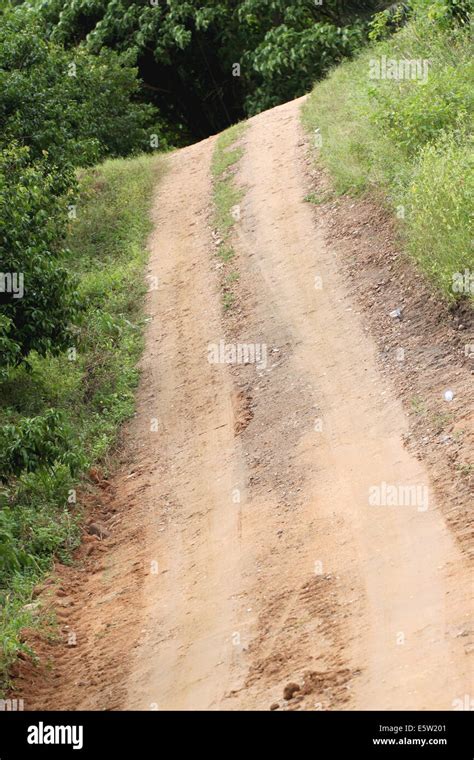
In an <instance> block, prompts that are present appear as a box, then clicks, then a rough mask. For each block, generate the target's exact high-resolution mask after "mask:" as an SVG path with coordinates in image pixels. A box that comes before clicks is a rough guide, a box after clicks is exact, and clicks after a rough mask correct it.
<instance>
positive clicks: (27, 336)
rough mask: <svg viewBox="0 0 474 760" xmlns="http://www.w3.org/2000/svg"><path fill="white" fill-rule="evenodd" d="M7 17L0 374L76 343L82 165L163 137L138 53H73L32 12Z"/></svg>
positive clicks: (1, 68)
mask: <svg viewBox="0 0 474 760" xmlns="http://www.w3.org/2000/svg"><path fill="white" fill-rule="evenodd" d="M1 20H2V24H1V26H0V123H1V125H2V129H1V132H0V149H1V157H0V291H2V292H0V377H1V376H5V374H6V373H8V370H9V368H10V367H12V366H14V365H16V364H18V363H20V362H21V361H24V360H25V358H26V357H27V356H28V354H29V353H30V352H31V351H32V350H35V351H37V352H38V353H39V354H42V355H44V354H46V353H48V352H52V353H57V352H59V351H62V350H64V349H65V348H66V347H68V346H69V345H70V344H71V336H70V327H71V323H72V322H73V321H74V319H75V316H76V315H77V307H78V303H77V299H76V297H75V295H74V283H73V281H72V279H71V277H70V276H69V275H68V271H67V266H66V254H67V252H66V251H65V250H64V244H63V240H64V236H65V233H66V229H67V223H68V211H69V213H70V209H68V206H69V205H70V204H73V192H74V188H75V175H74V169H75V167H77V166H87V165H90V164H93V163H96V162H97V161H99V160H101V159H102V158H104V157H106V156H119V155H127V154H129V153H133V152H142V151H144V150H146V148H147V147H148V146H149V145H150V132H153V131H154V132H156V131H157V130H158V127H156V125H155V122H156V116H155V109H154V108H153V106H152V105H149V104H142V103H138V102H136V101H135V100H134V98H135V96H136V95H137V93H138V89H139V80H138V78H137V70H136V68H134V67H133V66H132V65H131V57H130V56H128V57H127V56H124V55H119V54H118V53H116V52H115V51H112V50H107V49H105V50H103V51H101V52H100V53H99V54H98V55H95V54H92V53H91V52H89V51H87V50H86V48H85V47H84V46H79V47H76V48H74V49H68V50H65V49H64V48H63V46H61V45H60V44H58V43H56V42H54V41H52V40H50V39H48V37H47V35H46V29H45V24H44V21H43V20H42V19H41V17H39V16H38V14H37V13H36V12H34V11H32V10H31V9H27V8H26V7H19V8H15V9H10V10H6V11H5V12H4V14H3V15H2V19H1ZM13 277H16V278H17V282H18V281H19V278H21V281H22V292H21V293H20V292H17V293H15V294H14V293H13V292H12V291H11V278H13ZM9 279H10V282H9Z"/></svg>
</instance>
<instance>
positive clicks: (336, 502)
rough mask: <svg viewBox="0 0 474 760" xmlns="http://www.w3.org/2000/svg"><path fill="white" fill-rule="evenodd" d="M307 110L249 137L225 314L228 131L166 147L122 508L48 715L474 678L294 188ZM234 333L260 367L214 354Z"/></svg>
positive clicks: (430, 699) (430, 511) (340, 282)
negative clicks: (217, 230)
mask: <svg viewBox="0 0 474 760" xmlns="http://www.w3.org/2000/svg"><path fill="white" fill-rule="evenodd" d="M300 105H301V103H300V102H299V101H295V102H293V103H289V104H286V105H284V106H281V107H278V108H276V109H273V110H271V111H267V112H265V113H263V114H261V115H259V116H257V117H255V118H253V119H251V120H250V124H249V127H248V129H247V131H246V133H245V136H244V138H243V142H242V144H243V146H244V153H243V157H242V159H241V160H240V163H239V167H238V171H237V175H236V181H237V182H238V183H239V184H240V185H241V186H242V187H243V188H244V190H245V194H244V198H243V200H242V203H241V214H240V221H238V222H237V224H236V226H235V235H234V247H235V249H236V252H237V260H236V266H237V267H238V270H239V275H240V276H239V281H238V292H239V297H238V301H237V303H236V304H235V307H234V309H233V310H232V311H231V313H230V314H224V313H223V311H222V308H221V294H220V292H219V270H218V263H217V261H216V258H215V256H214V254H213V247H212V238H211V229H210V224H209V209H210V206H211V202H212V183H211V176H210V160H211V156H212V151H213V149H214V146H215V139H214V138H211V139H208V140H205V141H203V142H201V143H199V144H197V145H194V146H191V147H189V148H186V149H184V150H181V151H178V152H175V153H173V154H172V155H171V156H170V157H169V158H168V171H167V174H166V176H165V178H164V180H163V181H162V182H161V184H160V186H159V189H158V193H157V198H156V204H155V212H154V213H155V219H156V228H155V232H154V235H153V237H152V240H151V258H150V268H149V274H150V275H151V276H152V277H157V278H158V287H157V289H155V290H151V291H150V293H149V298H148V307H147V308H148V311H149V314H150V317H151V321H150V322H149V325H148V330H147V345H146V350H145V354H144V359H143V362H142V364H143V367H142V369H143V375H142V381H141V386H140V390H139V396H138V408H137V415H136V417H135V418H134V420H133V421H132V423H131V424H130V425H129V427H128V429H127V432H126V437H125V454H124V460H123V462H122V467H121V470H120V471H119V472H118V474H117V475H116V477H115V479H114V481H113V489H114V494H113V496H112V497H111V498H112V503H115V504H116V505H119V507H120V508H119V509H118V511H117V514H116V515H115V517H114V518H113V521H112V526H113V527H112V528H111V530H112V539H111V540H110V541H109V544H110V545H109V546H108V548H107V552H106V553H104V554H101V560H100V562H101V566H100V567H99V570H98V571H97V572H96V573H95V574H90V573H89V574H87V577H86V578H84V577H83V578H82V581H81V584H80V585H81V588H80V591H78V590H77V589H76V591H74V585H75V586H76V587H77V585H78V581H77V577H76V579H75V581H74V583H72V582H71V587H70V589H69V590H68V592H69V591H70V592H71V594H72V599H73V602H74V603H75V604H76V607H78V608H80V617H81V621H80V622H79V621H77V629H78V631H79V635H78V646H77V649H76V650H75V652H74V653H73V654H72V653H71V652H66V653H65V654H64V657H63V659H62V660H61V663H60V665H59V671H58V677H57V680H56V683H55V687H56V692H55V696H54V699H53V697H52V696H51V695H50V694H48V690H47V689H46V688H45V689H43V691H42V692H41V693H38V695H37V698H36V705H35V706H36V707H40V706H45V705H46V706H50V707H53V706H54V707H56V709H57V708H61V707H71V706H74V707H76V708H86V707H87V708H95V709H103V708H114V707H121V708H125V709H127V708H132V709H143V710H148V709H159V710H168V709H176V708H177V709H185V710H186V709H204V710H208V709H211V710H212V709H247V710H251V709H268V708H269V707H270V705H272V704H273V703H278V704H279V706H280V709H283V708H284V709H309V710H311V709H341V708H342V709H357V708H358V709H374V708H380V709H399V708H400V709H403V708H407V709H452V706H453V700H456V699H464V697H465V695H466V694H472V688H473V687H472V650H473V647H472V645H470V648H469V647H467V646H466V643H467V642H468V641H471V639H470V636H471V627H470V625H469V621H468V616H467V613H468V610H469V609H471V607H472V587H471V585H470V578H471V576H470V574H469V570H468V567H467V565H466V562H465V559H464V555H463V554H462V553H461V551H460V549H459V547H458V545H457V544H456V543H455V541H454V539H453V538H452V536H451V534H450V532H449V530H448V528H447V527H446V524H445V522H444V520H443V518H442V515H441V513H440V510H439V504H438V503H437V501H436V497H435V493H434V489H433V488H432V484H431V481H430V475H429V473H428V472H427V470H426V469H425V466H424V465H423V464H422V463H421V462H420V461H419V460H418V459H417V458H416V457H415V456H414V455H413V454H411V453H409V452H408V450H407V449H406V447H405V446H404V444H403V436H404V433H405V432H406V430H407V424H408V423H407V419H406V416H405V412H404V410H403V407H402V404H401V402H400V401H399V400H398V399H397V398H396V397H395V392H394V390H393V388H392V387H391V385H390V383H389V381H388V380H387V379H386V378H385V377H384V376H382V374H381V373H380V371H379V368H378V364H377V354H376V346H375V344H374V343H373V341H372V338H371V337H370V335H369V332H368V330H367V328H366V326H365V324H364V319H363V315H362V314H360V313H359V312H358V310H357V307H356V306H355V304H354V303H353V301H352V300H351V298H350V297H349V294H348V291H347V288H346V284H345V282H344V277H343V275H342V272H341V267H340V263H339V262H338V258H337V256H335V254H334V251H332V250H331V247H330V245H328V243H327V241H326V240H325V236H324V229H322V228H321V225H318V220H317V209H314V208H312V207H311V206H310V205H309V204H308V203H305V201H304V197H305V195H306V194H307V192H308V187H307V180H306V177H305V172H304V163H303V159H304V155H305V152H306V146H305V143H304V138H303V134H302V131H301V129H300V127H299V107H300ZM221 340H223V341H225V343H227V344H232V345H235V344H237V343H245V344H248V345H252V346H255V345H257V346H260V347H261V346H264V347H265V350H266V360H262V361H260V362H252V361H248V362H247V363H245V364H230V363H211V362H209V361H208V347H209V345H210V344H215V345H219V342H220V341H221ZM387 500H388V502H389V504H386V503H384V502H387ZM390 500H391V501H392V502H395V503H392V504H391V505H390ZM104 545H107V542H104ZM104 557H107V560H106V561H105V567H106V569H107V567H108V568H109V570H110V572H109V574H108V575H105V576H104V559H103V558H104ZM74 594H76V597H74ZM78 594H80V595H81V596H80V597H78V596H77V595H78ZM104 597H105V599H104ZM117 597H118V598H117ZM99 640H100V645H98V641H99ZM98 646H99V649H98ZM71 658H73V659H71ZM71 669H72V670H71ZM71 672H73V673H74V675H73V677H71ZM111 672H113V679H112V680H111ZM290 682H294V683H297V684H298V685H299V686H300V690H299V691H297V692H295V695H294V697H293V699H291V700H289V701H285V700H283V699H282V696H283V690H284V687H285V686H287V685H288V684H289V683H290ZM78 685H79V686H78ZM58 701H59V704H58Z"/></svg>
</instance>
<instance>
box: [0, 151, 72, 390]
mask: <svg viewBox="0 0 474 760" xmlns="http://www.w3.org/2000/svg"><path fill="white" fill-rule="evenodd" d="M55 184H56V182H55V178H54V176H53V175H52V174H51V173H50V171H49V170H48V168H47V166H46V164H45V163H44V162H40V161H37V162H36V163H31V160H30V151H29V149H28V148H26V147H23V148H20V147H18V146H17V145H11V146H9V147H8V148H6V149H5V150H4V151H3V153H2V154H1V155H0V244H1V266H0V269H1V272H2V277H4V276H5V274H8V275H10V276H15V277H17V278H18V279H17V286H18V287H17V290H16V295H18V296H19V297H15V294H13V293H10V294H6V295H7V297H6V298H4V301H3V303H2V304H0V367H1V370H0V377H1V376H2V374H3V376H5V374H6V372H7V371H8V368H9V367H10V366H12V365H15V364H17V363H19V362H20V361H21V360H22V359H24V357H25V356H27V355H28V354H29V353H30V351H32V350H33V349H34V350H35V351H37V352H38V353H39V354H42V355H44V354H46V353H48V352H49V351H51V352H59V351H62V350H64V349H65V348H66V347H67V346H68V345H70V341H71V337H70V330H69V325H70V322H71V321H72V320H73V319H74V317H75V314H76V311H77V299H76V298H75V295H74V281H73V280H72V278H71V277H70V276H69V275H68V272H67V270H66V268H65V267H64V265H63V264H64V257H65V251H64V248H63V242H64V236H65V233H66V220H67V215H66V214H67V211H66V204H67V198H65V197H60V196H58V195H57V194H56V188H55ZM20 278H21V279H20ZM20 283H21V288H20V287H19V286H20Z"/></svg>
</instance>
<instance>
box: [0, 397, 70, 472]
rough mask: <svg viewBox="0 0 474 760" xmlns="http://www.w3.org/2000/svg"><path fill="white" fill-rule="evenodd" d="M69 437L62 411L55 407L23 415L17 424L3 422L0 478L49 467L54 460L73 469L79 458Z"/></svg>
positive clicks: (0, 446)
mask: <svg viewBox="0 0 474 760" xmlns="http://www.w3.org/2000/svg"><path fill="white" fill-rule="evenodd" d="M69 440H70V431H69V430H68V429H67V427H66V426H65V422H64V414H62V413H61V412H59V411H58V410H55V409H49V410H48V411H47V412H46V413H45V414H44V415H42V416H41V417H33V418H31V419H30V418H28V417H24V418H22V419H21V420H20V422H19V423H18V425H11V424H10V425H4V426H3V427H1V428H0V480H3V481H6V480H8V479H9V478H10V477H11V476H12V475H16V476H18V475H20V474H21V473H22V472H32V471H35V470H37V469H38V468H39V467H42V468H44V467H51V466H52V465H53V464H54V463H56V462H58V461H62V462H63V463H67V465H68V466H69V469H70V471H71V473H74V472H75V471H77V469H78V466H79V463H80V458H79V456H78V455H77V454H76V453H75V452H73V451H72V450H71V448H70V444H69Z"/></svg>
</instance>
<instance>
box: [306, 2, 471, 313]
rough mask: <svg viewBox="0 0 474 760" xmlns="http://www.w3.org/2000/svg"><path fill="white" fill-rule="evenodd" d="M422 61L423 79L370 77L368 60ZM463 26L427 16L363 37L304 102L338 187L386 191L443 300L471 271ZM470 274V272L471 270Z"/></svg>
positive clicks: (467, 55) (467, 42)
mask: <svg viewBox="0 0 474 760" xmlns="http://www.w3.org/2000/svg"><path fill="white" fill-rule="evenodd" d="M382 56H386V59H391V60H393V59H395V60H397V61H399V60H400V59H404V60H410V61H420V62H421V63H423V62H424V61H426V62H427V67H428V69H427V71H428V75H427V78H426V81H425V82H422V81H421V79H411V78H410V79H399V80H396V79H375V78H371V77H370V75H369V73H370V71H371V65H372V62H373V61H374V60H377V61H381V60H382ZM473 80H474V64H473V59H472V42H471V37H470V36H469V29H467V28H466V27H465V26H464V27H463V26H455V25H454V26H453V25H451V26H449V27H448V26H440V25H439V24H438V23H436V20H434V19H430V18H429V17H428V16H426V15H419V16H417V17H416V18H414V19H412V20H411V21H410V22H409V23H408V24H407V26H406V27H404V28H403V29H402V30H401V31H399V32H398V33H396V34H395V35H394V36H393V37H391V38H389V39H386V40H383V41H379V42H378V43H375V44H372V45H371V46H369V47H368V48H367V49H366V50H365V51H364V52H363V53H362V54H361V55H359V56H357V58H355V59H354V60H352V61H349V62H345V63H342V64H341V65H340V66H338V67H337V69H334V71H333V72H332V73H331V74H330V76H329V77H328V78H327V79H326V80H324V81H323V82H320V83H319V84H317V85H316V86H315V88H314V90H313V92H312V93H311V95H310V97H309V99H308V101H307V103H306V104H305V107H304V110H303V121H304V124H305V126H306V127H307V129H308V130H311V131H312V130H314V129H316V128H318V129H319V130H320V134H321V138H322V144H321V148H320V159H321V161H322V163H323V164H324V165H325V166H326V167H327V168H328V169H329V172H330V174H331V175H332V177H333V180H334V184H335V188H336V190H337V191H338V192H340V193H350V194H360V193H367V192H371V191H377V193H378V194H380V192H381V193H383V195H384V196H385V198H386V199H387V202H388V203H389V204H390V205H391V207H392V208H393V209H394V210H396V212H397V216H398V217H399V218H400V219H401V232H402V234H403V236H404V239H405V242H406V248H407V251H408V252H409V254H411V256H412V257H413V258H414V259H415V261H416V262H417V264H418V265H419V267H420V268H421V269H422V270H423V272H424V273H425V274H426V275H427V276H428V277H429V278H430V279H431V281H432V282H433V283H434V285H435V286H436V287H437V288H439V290H440V292H441V293H442V294H443V295H444V296H445V297H446V298H447V299H448V300H450V301H452V300H454V299H456V298H457V297H459V296H468V297H470V298H471V299H472V298H474V283H473V287H472V290H471V291H470V292H463V293H459V292H455V289H453V282H454V279H453V278H455V275H456V273H460V272H465V270H470V269H471V270H474V256H473V250H472V240H473V230H472V215H471V209H472V201H473V195H474V182H473V172H472V168H473V167H472V137H471V136H470V135H471V129H472V117H473V103H474V95H473V88H472V82H473ZM473 274H474V273H473Z"/></svg>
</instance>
